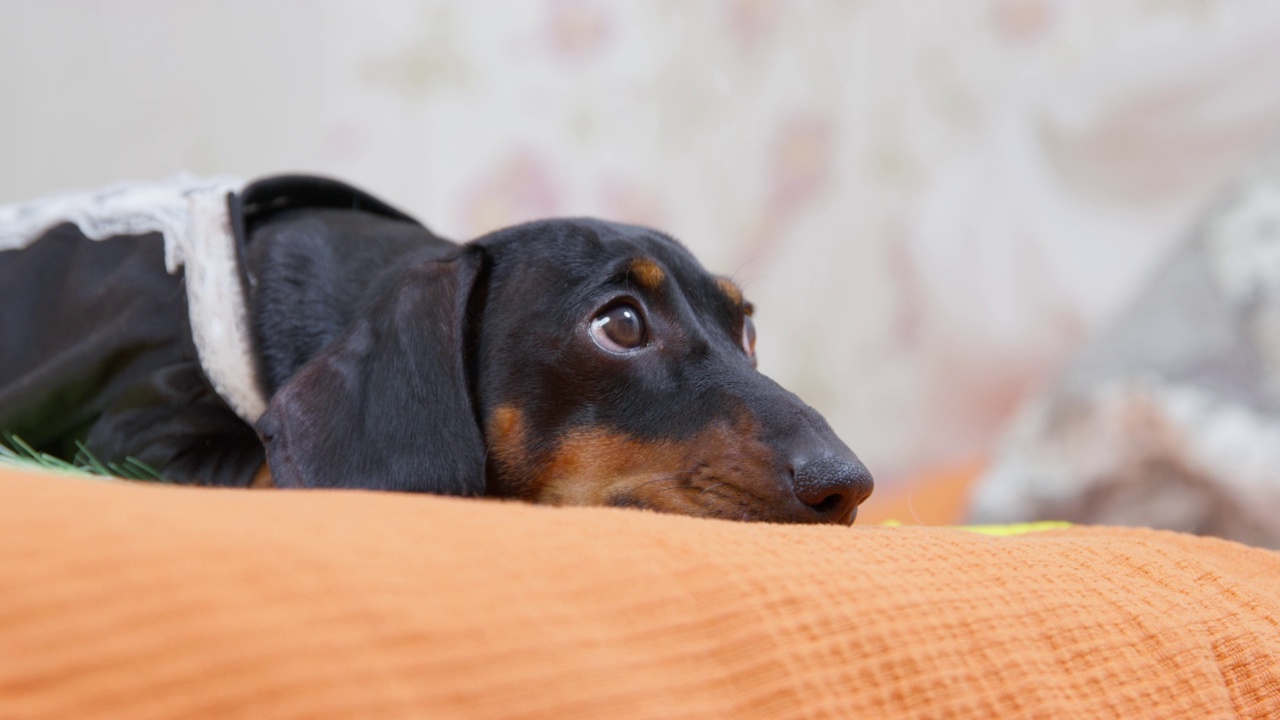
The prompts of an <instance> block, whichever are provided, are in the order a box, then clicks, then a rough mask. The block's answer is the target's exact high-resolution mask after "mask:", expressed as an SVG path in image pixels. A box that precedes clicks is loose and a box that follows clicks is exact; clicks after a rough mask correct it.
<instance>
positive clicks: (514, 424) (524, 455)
mask: <svg viewBox="0 0 1280 720" xmlns="http://www.w3.org/2000/svg"><path fill="white" fill-rule="evenodd" d="M485 430H486V442H487V444H488V446H489V455H490V456H491V457H492V458H493V460H494V464H495V466H496V467H497V475H498V477H497V478H495V480H496V481H497V484H498V485H499V487H495V488H491V490H490V492H492V493H494V494H497V495H512V494H520V493H521V490H522V486H523V485H525V484H527V483H528V479H529V476H530V474H531V470H532V468H531V467H530V464H531V463H530V458H529V449H528V445H527V443H528V434H527V433H526V432H525V421H524V413H522V412H520V410H519V409H518V408H515V407H512V406H510V405H500V406H498V407H497V408H495V409H494V410H493V412H492V413H490V415H489V422H488V423H487V425H486V428H485Z"/></svg>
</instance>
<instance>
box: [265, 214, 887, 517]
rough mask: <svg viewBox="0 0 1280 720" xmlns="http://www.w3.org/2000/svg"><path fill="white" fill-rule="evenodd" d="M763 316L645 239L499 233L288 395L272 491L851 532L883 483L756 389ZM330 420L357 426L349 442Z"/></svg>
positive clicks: (557, 225)
mask: <svg viewBox="0 0 1280 720" xmlns="http://www.w3.org/2000/svg"><path fill="white" fill-rule="evenodd" d="M751 311H752V308H751V305H750V304H749V303H747V302H746V301H745V299H744V298H743V296H742V292H741V291H740V289H739V288H738V287H737V286H736V285H735V284H734V283H733V282H731V281H730V280H728V279H726V278H722V277H716V276H713V275H711V274H709V273H707V272H706V271H705V270H703V269H702V267H701V266H700V265H699V264H698V262H697V261H696V260H695V259H694V258H693V256H692V255H690V254H689V253H688V251H686V250H685V249H684V248H683V247H681V246H680V245H679V244H678V243H676V242H675V241H673V240H671V239H670V238H668V237H666V236H663V235H661V234H659V233H657V232H654V231H652V230H649V229H646V228H640V227H636V226H629V225H620V224H616V223H607V222H601V221H596V220H551V221H543V222H537V223H531V224H528V225H522V226H518V227H514V228H509V229H507V230H503V231H500V232H497V233H494V234H492V235H489V236H487V237H484V238H481V239H479V240H477V241H475V242H474V243H472V244H471V245H468V246H465V248H464V249H463V250H462V254H461V255H460V256H459V257H458V258H455V259H452V260H448V261H428V262H426V263H423V264H422V266H421V267H420V268H415V269H413V270H410V271H409V272H407V273H406V275H405V277H404V278H402V279H401V281H400V282H399V284H398V285H397V288H394V289H392V290H391V291H390V292H389V293H388V296H387V298H386V299H385V301H384V302H383V303H381V304H380V305H379V306H378V308H376V309H375V310H374V311H373V312H372V313H371V316H370V318H369V320H368V322H366V323H361V324H358V325H357V327H354V328H352V329H351V330H349V331H348V334H347V336H345V337H344V339H342V340H341V341H340V342H338V343H335V345H337V346H338V347H337V348H336V349H335V350H334V351H332V352H329V353H327V356H326V357H321V358H317V360H315V361H312V362H311V363H309V364H308V365H307V366H305V367H304V368H303V369H302V370H301V371H299V373H298V375H297V377H295V379H293V380H291V381H290V382H289V383H288V384H287V385H286V386H285V387H284V388H282V390H281V391H280V392H279V393H278V394H277V397H276V398H275V399H273V401H272V409H271V411H269V412H268V414H267V416H266V417H265V418H264V421H263V423H262V424H260V429H261V430H262V433H263V436H264V439H265V440H266V442H267V449H268V456H269V458H270V459H271V464H272V472H273V474H275V476H276V480H277V483H278V484H281V485H285V486H288V485H308V486H327V485H341V484H352V483H350V481H349V480H343V479H342V477H338V476H336V475H335V474H334V473H335V470H334V468H338V469H339V470H338V471H339V472H344V473H347V475H346V476H345V477H347V478H349V477H350V476H351V473H356V474H357V475H356V476H357V477H362V478H371V479H372V478H374V477H381V478H383V479H381V480H378V481H377V483H379V484H376V485H374V484H371V483H369V482H357V483H354V484H360V485H364V486H378V487H388V488H391V489H426V490H430V491H436V492H458V493H460V494H479V493H480V491H481V488H480V487H478V486H477V485H476V484H475V479H480V480H481V481H482V482H483V488H482V491H483V492H484V493H485V494H488V495H494V496H501V497H516V498H521V499H525V500H529V501H532V502H539V503H549V504H557V505H614V506H626V507H640V508H648V509H652V510H659V511H664V512H676V513H683V514H690V515H697V516H704V517H717V518H728V519H735V520H769V521H779V522H831V523H846V524H847V523H850V522H852V521H853V518H854V516H855V514H856V511H857V506H858V505H859V504H860V503H861V502H862V501H863V500H865V499H866V498H867V496H868V495H870V493H871V488H872V481H871V476H870V474H869V473H868V472H867V470H866V468H865V467H863V465H862V463H861V462H859V461H858V459H857V457H856V456H855V455H854V454H853V453H852V452H851V451H850V450H849V449H848V448H847V447H846V446H845V445H844V444H843V443H842V442H841V441H840V440H839V439H838V438H836V436H835V435H834V433H833V432H832V431H831V429H830V427H829V426H828V425H827V423H826V422H825V421H824V420H823V419H822V417H821V416H820V415H818V413H816V412H815V411H814V410H813V409H811V408H809V407H808V406H807V405H805V404H804V403H803V402H801V401H800V400H799V399H798V398H797V397H795V396H794V395H792V394H791V393H789V392H787V391H786V390H783V389H782V388H781V387H779V386H778V385H777V384H776V383H774V382H773V381H771V380H769V379H768V378H766V377H765V376H763V375H761V374H760V373H759V372H758V371H757V370H756V367H755V366H756V359H755V347H754V346H755V331H754V327H753V325H752V321H751ZM335 408H337V409H339V410H340V411H341V410H343V409H346V408H351V409H352V410H353V412H352V414H351V417H350V419H348V420H339V421H337V423H338V425H339V431H340V432H338V433H334V432H331V431H330V430H329V429H328V426H330V425H333V424H334V422H335V421H334V420H333V419H332V418H331V415H332V413H333V411H334V409H335ZM371 408H372V409H376V410H375V411H373V412H371ZM326 409H327V412H328V413H329V415H328V416H325V417H321V411H322V410H326ZM321 425H323V426H326V427H320V428H319V432H317V426H321ZM357 436H358V437H361V438H363V439H364V442H365V443H366V444H367V445H368V444H371V445H373V446H374V447H372V448H366V449H365V450H363V451H360V450H355V452H357V453H358V454H359V453H361V452H363V454H364V455H365V456H369V455H370V454H371V453H374V454H377V456H376V457H371V458H369V459H367V460H365V461H361V462H357V463H356V464H354V465H353V464H352V463H351V462H350V461H349V459H346V458H344V457H342V456H340V455H339V454H338V453H340V452H348V451H352V450H353V447H352V443H351V442H350V440H349V439H347V440H345V441H344V437H345V438H350V437H357ZM442 437H443V440H441V438H442ZM386 438H392V439H391V441H390V442H387V441H386ZM414 448H416V449H414ZM406 455H407V457H404V458H402V457H401V456H406ZM415 463H416V465H417V467H416V468H415V467H414V465H415ZM277 466H279V467H277ZM424 468H426V469H425V470H424ZM432 473H434V476H435V478H436V479H431V478H428V479H427V480H423V479H422V477H424V476H425V475H431V474H432ZM466 474H471V475H473V476H474V479H472V480H467V479H465V478H463V477H460V476H462V475H466ZM385 478H392V480H391V481H390V482H388V481H387V480H386V479H385Z"/></svg>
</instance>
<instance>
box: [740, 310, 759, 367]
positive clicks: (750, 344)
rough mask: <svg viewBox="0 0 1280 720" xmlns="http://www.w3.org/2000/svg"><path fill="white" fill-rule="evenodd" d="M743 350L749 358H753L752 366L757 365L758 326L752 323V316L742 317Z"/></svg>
mask: <svg viewBox="0 0 1280 720" xmlns="http://www.w3.org/2000/svg"><path fill="white" fill-rule="evenodd" d="M742 349H743V350H745V351H746V353H747V356H748V357H750V358H751V362H752V364H755V361H756V324H755V323H754V322H752V321H751V316H750V315H743V316H742Z"/></svg>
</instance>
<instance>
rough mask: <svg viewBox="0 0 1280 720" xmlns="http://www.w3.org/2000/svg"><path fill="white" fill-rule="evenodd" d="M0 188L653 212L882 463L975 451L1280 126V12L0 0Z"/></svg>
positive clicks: (811, 392)
mask: <svg viewBox="0 0 1280 720" xmlns="http://www.w3.org/2000/svg"><path fill="white" fill-rule="evenodd" d="M0 93H3V98H4V100H3V103H2V104H0V107H2V108H3V112H0V202H7V201H13V200H18V199H23V198H28V197H31V196H34V195H38V194H40V193H44V192H47V191H51V190H55V189H59V188H64V187H69V186H93V185H99V184H103V183H106V182H110V181H113V180H116V179H119V178H125V177H155V176H163V175H167V174H170V173H172V172H174V171H176V170H179V169H189V170H192V171H195V172H199V173H215V172H218V173H233V174H239V175H243V176H254V175H258V174H266V173H274V172H280V171H290V170H305V171H316V172H321V173H327V174H332V175H336V176H339V177H342V178H344V179H347V180H349V181H352V182H355V183H357V184H361V185H363V186H365V187H367V188H369V189H371V190H373V191H374V192H376V193H379V194H381V195H383V196H385V197H387V198H388V199H390V200H391V201H393V202H395V203H397V204H399V205H401V206H402V207H404V208H405V209H407V210H409V211H411V212H413V213H415V214H418V215H419V216H420V217H421V218H423V219H424V220H425V221H427V222H428V224H430V225H432V226H433V227H434V228H435V229H437V230H438V231H440V232H442V233H445V234H447V235H451V236H453V237H455V238H460V239H461V238H469V237H473V236H475V235H476V234H478V233H480V232H483V231H485V230H489V229H492V228H495V227H498V226H501V225H505V224H509V223H512V222H516V221H519V220H523V219H527V218H532V217H540V216H547V215H566V214H593V215H602V216H606V217H611V218H617V219H624V220H632V221H639V222H645V223H649V224H653V225H656V226H659V227H661V228H664V229H667V230H669V231H671V232H672V233H674V234H675V235H677V236H678V237H680V238H681V239H683V240H684V241H685V242H686V243H687V244H688V245H690V246H691V247H692V248H693V249H694V250H695V252H697V253H698V254H699V255H700V256H701V257H702V258H703V260H704V262H705V263H706V264H707V265H708V266H709V267H711V268H712V269H714V270H717V271H720V272H726V273H730V274H733V275H735V276H736V277H737V278H739V280H740V281H741V282H742V283H743V284H744V285H745V286H746V288H747V290H748V293H749V295H750V296H752V299H753V300H755V302H756V303H757V305H758V306H759V308H760V312H759V320H760V322H759V325H760V333H761V341H760V353H761V358H762V367H763V369H764V370H765V371H766V372H768V373H770V374H772V375H774V376H775V377H776V378H777V379H779V380H780V381H781V382H782V383H783V384H784V385H786V386H788V387H791V388H792V389H794V390H796V391H797V392H798V393H799V394H800V395H801V396H802V397H804V398H806V399H807V400H809V401H810V402H811V403H812V404H814V405H815V406H817V407H818V408H819V409H821V410H822V411H823V412H824V413H826V414H827V416H828V418H829V419H830V420H831V421H832V424H833V425H834V426H835V427H836V429H837V431H839V432H840V433H841V434H842V436H844V437H845V439H846V440H847V441H848V442H849V444H850V445H851V446H853V447H854V448H855V450H857V451H858V452H859V453H860V454H861V455H862V456H863V457H864V459H866V460H867V462H868V464H869V465H870V466H871V468H872V470H873V471H875V472H876V473H877V475H878V476H879V477H880V478H881V479H882V481H886V480H888V481H891V480H892V479H893V478H896V477H902V476H904V475H906V474H909V473H912V472H917V471H920V470H923V469H927V468H929V467H932V466H936V465H940V464H946V463H952V462H959V461H964V460H968V459H971V458H976V457H982V456H985V455H986V454H987V453H988V452H989V450H990V448H991V445H992V442H993V441H994V439H995V438H996V437H997V435H998V432H999V430H1000V428H1001V427H1003V425H1004V423H1005V421H1006V420H1007V418H1008V416H1009V413H1010V412H1011V410H1012V409H1013V408H1014V406H1015V405H1016V403H1017V401H1018V399H1019V398H1020V397H1021V396H1022V394H1023V393H1024V392H1025V391H1026V389H1027V388H1028V387H1029V386H1030V385H1032V384H1034V383H1036V382H1039V381H1041V380H1042V379H1043V378H1044V377H1045V376H1046V375H1047V374H1048V373H1049V372H1051V371H1052V368H1053V367H1054V366H1055V365H1056V364H1057V363H1059V362H1060V361H1061V359H1062V357H1063V356H1064V354H1065V353H1066V352H1068V351H1069V350H1070V349H1071V348H1072V347H1074V346H1076V345H1077V344H1078V343H1079V342H1080V341H1081V339H1082V338H1083V337H1084V336H1086V335H1087V334H1088V333H1089V332H1090V331H1092V330H1094V329H1095V328H1097V327H1098V325H1099V324H1100V323H1102V322H1105V320H1106V318H1107V317H1109V315H1110V314H1111V313H1112V312H1114V310H1115V309H1116V307H1117V306H1118V304H1120V303H1121V302H1123V300H1124V298H1125V296H1126V293H1128V292H1130V291H1131V289H1132V287H1133V284H1134V282H1135V281H1136V279H1137V278H1139V277H1141V275H1142V274H1143V273H1145V272H1146V271H1147V270H1148V269H1149V268H1150V267H1151V265H1152V263H1153V262H1154V261H1155V259H1156V258H1157V257H1158V255H1159V252H1160V251H1161V249H1162V248H1164V247H1165V246H1167V245H1168V243H1169V242H1170V241H1171V240H1173V239H1174V237H1175V236H1176V234H1177V233H1178V232H1179V228H1181V227H1183V225H1184V224H1185V223H1186V222H1187V219H1188V217H1190V215H1191V214H1192V213H1193V212H1194V211H1195V209H1196V208H1197V207H1199V206H1200V205H1201V204H1202V203H1204V202H1205V200H1206V198H1207V197H1209V194H1210V193H1211V191H1212V190H1213V188H1215V187H1216V186H1217V185H1218V184H1219V183H1220V182H1221V181H1222V179H1223V178H1224V177H1226V176H1227V175H1228V174H1229V173H1230V172H1231V171H1232V170H1233V169H1234V168H1235V167H1237V166H1238V165H1239V164H1240V162H1241V160H1242V159H1243V158H1244V157H1246V156H1247V155H1248V154H1249V153H1251V152H1253V151H1254V150H1255V149H1256V148H1257V147H1258V146H1259V144H1260V143H1262V142H1263V141H1264V140H1265V139H1266V138H1267V137H1268V136H1269V135H1270V134H1271V132H1272V129H1273V128H1275V127H1276V126H1277V122H1278V121H1280V5H1277V4H1275V3H1260V2H1259V3H1249V2H1240V1H1224V2H1192V1H1190V0H1188V1H1185V2H1177V1H1174V0H1166V1H1163V2H1161V1H1157V0H1146V1H1139V0H1126V1H1123V2H1120V1H1113V0H1100V1H1098V2H1074V1H1071V2H1068V1H1067V0H1061V1H1060V2H1053V1H1051V0H995V1H993V2H984V3H974V2H934V3H928V2H909V3H907V2H901V1H900V0H860V1H854V0H844V1H840V0H834V1H832V2H787V1H784V0H773V1H771V0H714V1H713V0H707V1H705V2H696V3H695V2H677V1H676V0H648V1H647V2H638V1H634V2H618V1H616V0H542V1H538V2H534V1H522V2H517V1H515V0H511V1H504V2H498V1H496V0H483V1H481V0H471V1H467V2H463V1H459V2H452V3H449V2H409V1H408V0H384V1H380V2H354V1H352V2H339V1H337V0H326V1H317V2H301V1H294V0H279V1H274V2H241V1H236V2H207V3H188V2H172V1H171V0H167V1H160V0H154V1H143V0H125V1H118V2H100V3H92V2H70V1H67V0H57V1H52V0H43V1H40V2H31V1H27V0H7V1H6V2H4V3H0Z"/></svg>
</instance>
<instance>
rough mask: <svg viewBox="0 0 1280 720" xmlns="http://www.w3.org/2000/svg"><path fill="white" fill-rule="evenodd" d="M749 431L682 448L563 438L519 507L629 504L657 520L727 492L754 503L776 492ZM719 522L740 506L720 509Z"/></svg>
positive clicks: (717, 430)
mask: <svg viewBox="0 0 1280 720" xmlns="http://www.w3.org/2000/svg"><path fill="white" fill-rule="evenodd" d="M755 431H756V427H755V424H754V423H753V422H751V421H749V420H747V419H745V418H740V419H739V420H738V421H737V422H735V423H733V424H732V425H730V424H728V423H718V424H716V425H713V426H712V427H710V428H708V429H707V430H705V431H703V432H701V433H698V434H697V435H695V436H693V437H691V438H689V439H687V440H682V441H674V440H656V441H642V440H635V439H632V438H628V437H625V436H623V435H620V434H617V433H613V432H609V431H606V430H602V429H594V428H593V429H588V430H579V431H574V432H573V433H570V434H569V435H568V436H567V437H566V438H565V439H564V441H563V442H562V443H561V444H560V446H559V447H557V448H556V451H555V452H554V453H553V454H552V457H551V460H550V462H548V463H547V464H546V465H545V466H543V467H542V468H541V470H540V472H538V473H537V476H536V481H535V482H534V484H533V485H532V486H531V487H530V493H529V494H528V495H526V496H525V499H528V500H532V501H534V502H541V503H548V504H553V505H604V504H608V503H609V502H610V501H611V500H615V499H619V500H627V499H630V500H634V501H638V502H640V503H641V504H643V505H645V506H647V507H652V508H654V509H656V510H661V511H663V512H676V513H686V514H698V513H701V512H703V511H705V510H707V509H712V510H714V509H715V505H716V504H717V503H720V502H723V501H722V500H721V499H720V498H721V496H722V495H724V494H726V493H727V494H733V491H731V490H730V489H728V488H725V489H724V490H723V491H722V492H721V493H720V494H705V493H702V492H701V490H702V489H704V488H707V487H708V486H710V485H712V484H716V485H732V486H733V487H734V488H736V489H737V490H738V491H743V492H745V493H746V494H747V495H749V496H753V497H754V498H756V499H760V498H773V497H776V496H777V494H778V493H779V491H780V488H779V486H778V481H777V473H776V469H775V467H774V461H773V453H772V450H771V449H770V448H768V447H767V446H766V445H764V443H762V442H760V440H759V436H758V434H757V433H756V432H755ZM722 509H723V510H724V511H725V512H726V514H729V515H733V514H736V513H739V512H741V510H742V506H741V505H739V504H732V505H731V506H729V507H726V508H722Z"/></svg>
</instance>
